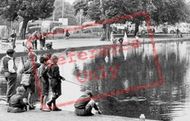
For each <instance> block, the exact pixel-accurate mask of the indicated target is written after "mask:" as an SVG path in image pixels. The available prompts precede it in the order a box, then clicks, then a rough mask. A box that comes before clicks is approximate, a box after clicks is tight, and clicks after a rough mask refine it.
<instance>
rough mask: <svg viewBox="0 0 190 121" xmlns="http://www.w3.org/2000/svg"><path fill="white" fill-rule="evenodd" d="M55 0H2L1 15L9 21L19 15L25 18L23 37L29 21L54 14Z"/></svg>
mask: <svg viewBox="0 0 190 121" xmlns="http://www.w3.org/2000/svg"><path fill="white" fill-rule="evenodd" d="M54 1H55V0H2V3H3V4H1V7H2V8H3V9H1V12H0V13H1V15H2V16H3V17H4V18H6V19H7V20H9V21H14V20H16V19H17V17H18V16H20V17H22V18H23V26H22V30H21V31H22V32H21V33H22V34H21V36H22V38H24V36H25V31H26V26H27V23H28V21H30V20H37V19H45V18H47V17H50V16H52V12H53V10H54Z"/></svg>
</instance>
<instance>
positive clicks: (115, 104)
mask: <svg viewBox="0 0 190 121" xmlns="http://www.w3.org/2000/svg"><path fill="white" fill-rule="evenodd" d="M155 48H156V51H157V53H156V57H158V60H159V61H157V58H156V57H155V53H153V47H152V45H151V44H146V45H141V46H140V47H137V48H133V47H128V48H126V47H120V46H117V47H105V48H100V49H99V48H92V49H90V50H84V51H76V52H72V53H69V54H68V53H67V54H65V52H63V53H57V55H58V56H59V58H60V60H59V62H60V63H59V67H60V73H61V75H62V76H64V77H65V78H66V80H67V81H64V82H63V83H62V96H61V97H60V98H59V100H58V102H59V104H60V106H62V108H63V109H64V110H71V111H72V110H74V108H73V102H72V101H73V100H75V99H77V98H78V97H79V96H80V95H81V94H82V92H81V87H82V89H84V88H87V89H91V90H92V91H93V93H94V94H95V95H99V94H101V96H102V97H100V98H98V100H97V101H99V102H100V104H99V105H100V108H101V109H102V110H103V113H104V114H108V115H119V116H128V117H136V118H138V117H139V116H140V114H145V116H146V118H150V119H160V120H164V121H182V120H187V119H188V117H189V114H190V113H189V110H190V97H189V95H190V65H189V61H190V43H189V42H183V43H169V44H167V43H161V44H156V45H155ZM72 55H73V56H72ZM64 59H65V60H64ZM17 60H18V63H19V58H17ZM63 60H64V61H63ZM18 65H19V64H18ZM159 66H160V67H161V68H159ZM160 73H161V74H162V75H163V80H160V75H159V74H160ZM159 81H161V83H157V84H156V85H154V82H159ZM79 85H83V86H79ZM140 85H146V86H144V87H143V86H141V87H140ZM5 88H6V85H5V84H0V95H5V90H6V89H5ZM189 118H190V117H189Z"/></svg>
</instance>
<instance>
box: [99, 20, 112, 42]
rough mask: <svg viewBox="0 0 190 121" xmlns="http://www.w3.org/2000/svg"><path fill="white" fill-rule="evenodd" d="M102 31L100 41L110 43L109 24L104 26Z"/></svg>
mask: <svg viewBox="0 0 190 121" xmlns="http://www.w3.org/2000/svg"><path fill="white" fill-rule="evenodd" d="M103 29H104V31H103V33H102V37H101V41H110V24H104V25H103Z"/></svg>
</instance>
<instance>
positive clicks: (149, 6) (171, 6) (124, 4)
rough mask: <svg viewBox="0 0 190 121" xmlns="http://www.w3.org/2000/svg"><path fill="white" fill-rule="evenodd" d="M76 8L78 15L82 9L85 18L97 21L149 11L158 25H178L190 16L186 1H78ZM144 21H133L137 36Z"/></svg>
mask: <svg viewBox="0 0 190 121" xmlns="http://www.w3.org/2000/svg"><path fill="white" fill-rule="evenodd" d="M74 8H75V11H76V13H77V12H78V11H79V10H80V9H82V10H83V14H84V15H85V16H89V18H91V19H92V20H96V21H98V20H101V19H108V18H113V17H117V16H122V15H129V14H131V13H135V12H142V11H147V12H149V13H150V15H151V18H152V20H154V21H155V22H157V23H163V22H169V23H176V22H179V21H185V20H186V19H187V16H188V15H189V10H188V9H187V6H186V4H185V2H184V0H85V1H84V0H83V1H81V0H76V2H75V5H74ZM143 20H144V18H143V17H139V18H135V19H133V21H132V22H134V23H135V25H136V26H135V34H136V33H137V32H138V26H139V25H140V23H141V21H143ZM120 22H124V21H120ZM105 31H108V29H105ZM105 33H108V32H105ZM107 39H109V37H108V36H107Z"/></svg>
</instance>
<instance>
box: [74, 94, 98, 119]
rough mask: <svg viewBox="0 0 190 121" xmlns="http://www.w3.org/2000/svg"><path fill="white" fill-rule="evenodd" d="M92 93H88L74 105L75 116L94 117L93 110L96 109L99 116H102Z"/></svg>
mask: <svg viewBox="0 0 190 121" xmlns="http://www.w3.org/2000/svg"><path fill="white" fill-rule="evenodd" d="M92 96H93V95H92V92H91V91H86V92H85V94H84V95H82V96H81V97H80V98H79V99H78V100H77V101H76V102H75V104H74V107H75V114H76V115H78V116H91V115H93V113H92V109H93V108H94V109H95V110H96V111H97V112H98V114H101V111H100V110H99V108H98V106H97V104H96V103H95V101H94V100H93V97H92Z"/></svg>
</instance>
